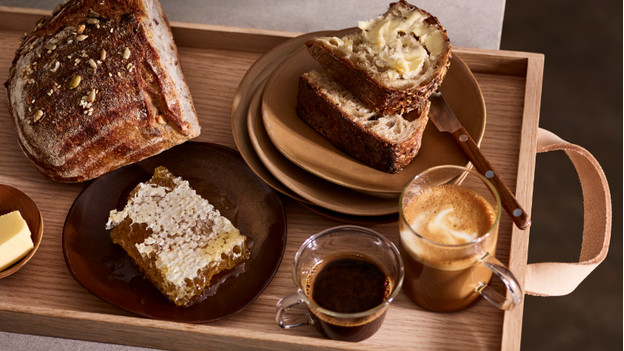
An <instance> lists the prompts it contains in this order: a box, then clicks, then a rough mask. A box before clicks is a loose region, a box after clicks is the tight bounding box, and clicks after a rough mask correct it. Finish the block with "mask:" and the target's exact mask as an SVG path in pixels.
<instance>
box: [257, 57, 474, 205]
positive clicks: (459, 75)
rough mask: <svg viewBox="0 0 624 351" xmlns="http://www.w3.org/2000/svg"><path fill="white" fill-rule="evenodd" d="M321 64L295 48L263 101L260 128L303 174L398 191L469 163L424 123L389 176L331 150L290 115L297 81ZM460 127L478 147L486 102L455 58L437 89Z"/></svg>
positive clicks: (370, 188)
mask: <svg viewBox="0 0 624 351" xmlns="http://www.w3.org/2000/svg"><path fill="white" fill-rule="evenodd" d="M312 69H317V70H321V67H320V65H319V64H318V63H317V62H316V61H315V60H314V59H313V58H312V57H311V56H310V55H309V54H308V52H307V50H306V49H305V47H301V48H299V49H298V50H297V51H295V52H294V53H293V54H292V55H291V56H290V57H289V58H288V59H286V60H285V61H284V62H283V63H282V64H281V66H280V67H279V68H278V69H277V70H276V71H275V72H274V73H273V74H272V75H271V77H270V78H269V80H268V82H267V86H266V89H265V93H264V96H263V102H262V115H263V121H264V126H265V128H266V131H267V133H268V135H269V137H270V138H271V141H272V142H273V144H274V145H275V146H276V147H277V149H278V150H279V151H280V152H281V153H282V154H283V155H284V156H286V157H287V158H288V159H289V160H291V161H292V162H294V163H295V164H297V165H298V166H300V167H301V168H303V169H305V170H306V171H308V172H310V173H312V174H314V175H316V176H318V177H320V178H323V179H325V180H328V181H330V182H333V183H336V184H338V185H341V186H344V187H349V188H352V189H356V190H359V191H366V192H374V193H393V194H398V193H400V192H401V189H402V188H403V186H404V185H405V184H406V183H407V182H408V181H409V180H410V179H411V178H412V177H413V176H415V175H416V174H418V173H420V172H421V171H423V170H425V169H427V168H429V167H433V166H437V165H441V164H452V165H463V166H466V165H468V163H469V162H468V160H467V158H466V157H465V156H464V154H463V153H462V151H461V149H460V148H459V147H458V146H457V145H456V144H455V142H454V141H453V139H452V137H451V136H450V134H448V133H440V132H439V131H438V130H437V129H436V128H435V126H433V125H432V123H431V122H429V125H428V126H427V128H426V130H425V133H424V135H423V141H422V147H421V149H420V152H419V153H418V155H417V156H416V158H414V160H413V161H412V163H411V164H410V165H408V166H407V167H406V168H405V169H404V170H403V171H402V172H401V173H398V174H389V173H385V172H381V171H378V170H376V169H374V168H371V167H368V166H367V165H365V164H364V163H361V162H359V161H358V160H356V159H354V158H352V157H350V156H349V155H347V154H345V153H343V152H342V151H340V150H338V149H336V148H335V147H334V146H333V145H332V144H330V143H329V142H328V141H327V140H326V139H325V138H323V137H322V136H321V135H320V134H318V133H316V132H315V131H314V130H313V129H312V128H310V127H309V126H308V125H307V124H305V123H304V122H303V121H302V120H301V119H300V118H299V117H298V116H297V113H296V112H295V105H296V95H297V80H298V78H299V76H300V75H301V74H302V73H304V72H307V71H310V70H312ZM440 89H441V90H442V93H443V94H444V97H445V98H446V99H447V101H448V103H449V105H450V106H451V107H452V108H453V110H454V111H455V113H456V114H457V117H458V118H459V120H460V121H461V122H462V124H463V126H464V127H465V128H466V130H467V131H468V132H469V133H470V135H471V136H472V137H473V139H474V140H475V141H476V142H477V143H480V142H481V139H482V138H483V134H484V131H485V103H484V101H483V95H482V94H481V89H480V88H479V85H478V83H477V81H476V79H475V78H474V76H473V75H472V73H471V72H470V69H469V68H468V66H466V64H465V63H464V62H463V61H462V60H461V59H460V58H459V57H457V54H454V56H453V58H452V60H451V66H450V68H449V71H448V73H447V75H446V78H445V79H444V83H443V84H442V86H441V88H440Z"/></svg>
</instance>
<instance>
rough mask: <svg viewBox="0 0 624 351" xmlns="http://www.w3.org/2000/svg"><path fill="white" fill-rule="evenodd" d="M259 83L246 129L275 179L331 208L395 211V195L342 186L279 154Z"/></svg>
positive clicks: (380, 213) (379, 212)
mask: <svg viewBox="0 0 624 351" xmlns="http://www.w3.org/2000/svg"><path fill="white" fill-rule="evenodd" d="M263 88H264V85H262V86H260V87H259V88H258V90H257V91H256V93H255V94H254V95H253V96H252V98H251V102H250V103H249V111H248V117H247V118H248V119H247V129H248V132H249V138H250V140H251V143H252V145H253V147H254V150H255V151H256V153H257V155H258V157H260V159H261V160H262V163H263V164H264V165H265V166H266V168H267V169H268V170H269V172H271V173H272V174H273V175H274V176H275V177H276V178H277V179H278V180H280V181H281V182H282V183H283V184H284V185H286V186H287V187H288V188H289V189H291V190H292V191H294V192H295V193H296V194H298V195H300V196H301V197H303V198H304V199H306V200H307V201H309V202H310V203H312V204H313V205H316V206H320V207H322V208H325V209H328V210H330V211H332V212H337V213H343V214H346V215H353V216H385V215H390V214H396V213H397V212H398V210H399V209H398V206H399V199H398V197H395V196H391V197H379V196H374V195H371V194H366V193H363V192H359V191H357V190H353V189H350V188H346V187H342V186H340V185H337V184H334V183H332V182H329V181H327V180H325V179H322V178H319V177H317V176H315V175H313V174H312V173H309V172H307V171H305V170H304V169H303V168H300V167H298V166H297V165H295V164H294V163H292V162H290V161H289V160H288V159H287V158H286V157H284V155H282V154H281V153H280V152H279V151H278V150H277V149H276V148H275V146H274V145H273V144H272V143H271V140H270V139H269V137H268V136H267V134H266V131H265V130H264V125H263V123H262V116H261V114H262V113H261V111H260V108H259V107H260V106H259V105H260V100H261V97H262V92H263Z"/></svg>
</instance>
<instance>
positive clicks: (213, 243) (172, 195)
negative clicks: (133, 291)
mask: <svg viewBox="0 0 624 351" xmlns="http://www.w3.org/2000/svg"><path fill="white" fill-rule="evenodd" d="M106 226H107V229H111V228H112V231H111V234H110V235H111V238H112V240H113V242H114V243H115V244H118V245H120V246H121V247H122V248H123V249H124V250H125V251H126V252H127V253H128V255H129V256H130V257H131V258H132V259H133V260H134V262H135V263H136V264H137V265H138V266H139V268H140V269H141V270H142V271H143V272H144V273H145V275H146V277H147V278H148V279H149V280H150V281H151V282H152V283H153V284H154V285H155V286H156V287H157V288H158V289H159V290H160V291H161V292H162V293H163V294H164V295H165V296H167V297H168V298H169V300H171V301H172V302H174V303H175V304H176V305H178V306H187V305H190V304H192V303H195V302H198V301H200V300H201V294H202V292H203V291H204V290H205V289H206V288H207V287H208V286H209V285H210V283H211V279H212V277H213V276H214V275H216V274H218V273H220V272H223V271H225V270H229V269H232V268H234V267H235V266H236V265H238V264H239V263H241V262H243V261H244V260H246V259H247V258H248V257H249V250H248V248H247V245H246V237H245V236H244V235H242V234H241V233H240V231H239V230H238V229H237V228H236V227H234V225H233V224H232V222H230V220H228V219H227V218H226V217H224V216H222V215H221V214H220V213H219V210H217V209H216V208H215V207H214V206H213V205H212V204H210V203H209V202H208V200H206V199H204V198H202V197H201V196H200V195H198V194H197V193H196V192H195V190H194V189H192V188H191V187H190V185H189V183H188V181H186V180H184V179H182V178H180V177H176V176H174V175H173V174H172V173H171V172H169V171H168V170H167V169H166V168H165V167H162V166H161V167H158V168H156V170H155V171H154V176H153V177H152V178H151V179H150V180H149V181H147V182H145V183H140V184H138V185H137V186H136V188H134V190H133V191H132V192H131V193H130V195H129V199H128V202H127V204H126V205H125V207H124V208H123V210H121V211H117V210H112V211H111V212H110V215H109V218H108V223H107V225H106Z"/></svg>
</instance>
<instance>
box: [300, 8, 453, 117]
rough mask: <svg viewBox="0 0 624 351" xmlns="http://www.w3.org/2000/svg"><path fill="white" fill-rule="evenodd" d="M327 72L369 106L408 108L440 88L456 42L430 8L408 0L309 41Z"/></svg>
mask: <svg viewBox="0 0 624 351" xmlns="http://www.w3.org/2000/svg"><path fill="white" fill-rule="evenodd" d="M306 46H307V48H308V51H309V52H310V54H311V55H312V56H313V57H314V58H315V59H316V60H317V61H318V62H319V63H320V64H321V66H323V68H324V69H325V70H326V71H327V73H328V74H329V75H330V76H331V77H332V78H333V79H334V80H336V81H338V82H339V83H340V84H342V85H343V86H344V87H345V88H346V89H347V90H349V91H350V92H351V93H353V95H355V96H356V97H357V98H358V99H360V100H361V101H362V103H364V104H365V105H367V106H368V107H370V108H372V109H374V110H375V111H378V112H380V113H382V114H394V113H405V112H408V111H411V110H413V109H415V108H417V107H419V106H422V105H423V103H424V100H426V99H427V98H428V97H429V95H430V94H431V93H432V92H433V91H435V90H436V89H437V88H438V86H439V85H440V83H441V82H442V80H443V79H444V76H445V75H446V72H447V70H448V67H449V65H450V58H451V45H450V41H449V38H448V36H447V34H446V30H445V29H444V27H443V26H442V25H441V24H440V22H439V21H438V19H437V18H436V17H434V16H432V15H431V14H430V13H428V12H426V11H424V10H422V9H420V8H418V7H416V6H413V5H411V4H409V3H407V2H405V1H404V0H401V1H399V2H396V3H392V4H390V7H389V9H388V11H387V12H386V13H384V14H383V15H381V16H379V17H378V18H375V19H372V20H370V21H367V22H360V23H359V30H357V31H356V32H354V33H351V34H347V35H345V36H343V37H315V38H312V39H310V40H308V41H307V42H306Z"/></svg>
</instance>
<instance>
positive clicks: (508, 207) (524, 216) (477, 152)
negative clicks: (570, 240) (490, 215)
mask: <svg viewBox="0 0 624 351" xmlns="http://www.w3.org/2000/svg"><path fill="white" fill-rule="evenodd" d="M429 100H430V101H431V107H430V109H429V119H430V120H431V122H433V124H434V125H435V126H436V128H438V130H439V131H440V132H447V133H451V135H452V136H453V139H454V140H455V142H457V144H458V145H459V147H460V148H461V149H462V151H463V152H464V154H465V155H466V157H467V158H468V159H469V160H470V162H472V164H473V165H474V166H475V169H476V170H477V171H478V172H479V173H481V174H482V175H483V176H485V177H486V178H487V179H489V180H490V181H491V182H492V183H493V184H494V186H495V187H496V189H498V192H499V193H500V197H501V203H502V205H503V208H504V209H505V211H507V213H509V215H510V216H511V219H512V220H513V222H514V223H515V224H516V226H517V227H518V228H520V229H526V228H528V227H529V225H530V224H531V219H530V217H529V214H528V213H527V212H526V211H525V210H524V209H523V208H522V206H520V204H519V203H518V199H516V197H515V196H514V194H513V193H512V192H511V190H509V187H507V185H506V184H505V183H504V182H503V181H502V179H501V178H500V177H499V176H498V173H497V172H496V171H495V170H494V167H492V164H491V163H490V162H489V161H488V160H487V159H486V158H485V156H484V155H483V153H482V152H481V149H479V146H478V145H477V143H476V142H475V141H474V140H473V139H472V137H471V136H470V134H468V131H466V129H465V128H464V127H463V126H462V125H461V123H460V122H459V120H458V119H457V116H455V113H454V112H453V110H452V109H451V107H450V106H449V105H448V103H447V102H446V100H445V99H444V97H443V96H442V93H440V92H435V93H433V94H431V96H430V98H429Z"/></svg>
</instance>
